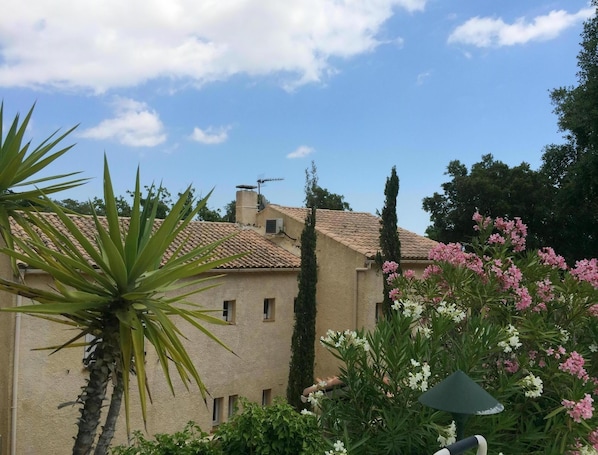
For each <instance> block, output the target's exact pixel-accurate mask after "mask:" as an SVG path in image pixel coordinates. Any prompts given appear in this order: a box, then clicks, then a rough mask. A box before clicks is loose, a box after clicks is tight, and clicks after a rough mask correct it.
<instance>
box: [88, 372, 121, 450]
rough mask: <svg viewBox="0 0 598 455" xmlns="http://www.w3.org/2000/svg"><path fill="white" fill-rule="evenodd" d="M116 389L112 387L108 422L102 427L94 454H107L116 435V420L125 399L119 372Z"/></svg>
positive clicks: (115, 384)
mask: <svg viewBox="0 0 598 455" xmlns="http://www.w3.org/2000/svg"><path fill="white" fill-rule="evenodd" d="M114 382H115V383H114V389H112V396H111V397H110V407H109V408H108V415H107V416H106V422H105V424H104V427H103V428H102V433H101V434H100V438H99V439H98V444H97V445H96V449H95V451H94V455H106V454H107V453H108V449H109V448H110V443H111V442H112V438H113V437H114V432H115V430H116V421H117V420H118V415H119V414H120V405H121V403H122V399H123V382H122V375H121V374H120V373H119V374H118V375H117V377H116V380H115V381H114Z"/></svg>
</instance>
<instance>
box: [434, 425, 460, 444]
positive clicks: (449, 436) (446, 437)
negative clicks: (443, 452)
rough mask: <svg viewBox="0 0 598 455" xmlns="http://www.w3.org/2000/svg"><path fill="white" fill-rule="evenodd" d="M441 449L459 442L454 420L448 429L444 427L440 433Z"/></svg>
mask: <svg viewBox="0 0 598 455" xmlns="http://www.w3.org/2000/svg"><path fill="white" fill-rule="evenodd" d="M436 440H437V441H438V443H439V444H440V447H446V446H448V445H451V444H452V443H453V442H457V425H456V424H455V421H454V420H453V421H452V422H451V424H450V425H449V426H448V427H442V428H440V429H439V431H438V439H436Z"/></svg>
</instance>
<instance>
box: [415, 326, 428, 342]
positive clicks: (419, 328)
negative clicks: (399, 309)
mask: <svg viewBox="0 0 598 455" xmlns="http://www.w3.org/2000/svg"><path fill="white" fill-rule="evenodd" d="M413 331H414V334H416V333H419V334H420V335H421V336H423V337H424V338H427V339H429V338H430V337H432V327H430V326H429V325H421V324H418V325H416V326H415V327H414V328H413Z"/></svg>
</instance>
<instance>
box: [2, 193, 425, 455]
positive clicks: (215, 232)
mask: <svg viewBox="0 0 598 455" xmlns="http://www.w3.org/2000/svg"><path fill="white" fill-rule="evenodd" d="M257 196H258V195H257V194H256V193H255V192H254V191H251V190H241V191H238V192H237V199H236V205H237V223H207V222H192V223H191V224H190V226H189V228H188V231H186V232H185V233H184V235H185V238H186V241H187V242H188V243H189V242H190V245H189V246H195V245H201V244H205V243H208V242H213V241H216V240H219V239H222V238H225V237H229V236H231V235H232V237H230V238H229V239H228V240H227V241H226V242H224V243H223V244H222V245H221V246H220V247H219V249H218V250H217V254H218V255H221V256H231V255H234V254H237V253H243V252H247V253H248V254H247V255H246V256H243V257H241V258H239V259H235V260H234V261H232V262H230V263H228V264H225V265H224V266H222V267H220V268H219V269H217V270H215V271H213V274H214V275H222V276H219V277H218V278H216V279H217V281H218V283H219V284H220V285H219V286H217V287H214V288H211V289H209V290H207V291H204V292H200V293H198V294H196V295H195V296H193V297H192V300H193V301H194V302H195V303H197V304H200V305H202V306H203V307H205V308H206V309H210V310H213V311H214V312H215V314H218V315H220V316H221V317H222V318H223V319H224V320H226V321H227V322H228V324H226V325H214V326H210V327H209V328H210V330H211V331H212V332H213V333H214V334H215V335H216V336H217V337H218V338H219V339H220V340H222V341H223V342H224V343H225V344H226V345H227V346H228V347H229V348H230V349H231V351H232V352H229V351H227V350H225V349H224V348H222V347H221V346H219V345H217V344H216V343H215V342H213V341H212V340H210V339H208V338H207V337H206V336H204V335H203V334H201V333H199V332H198V331H197V330H195V329H193V328H192V327H190V326H187V325H186V324H185V323H182V324H181V325H180V328H181V330H182V331H183V333H184V334H185V336H186V337H187V341H186V345H187V346H186V347H187V349H188V351H189V353H190V355H191V357H192V359H193V360H194V362H195V365H196V366H197V368H198V371H199V373H200V376H201V378H202V380H203V381H204V383H205V385H206V387H207V389H208V391H209V393H210V395H209V396H208V397H207V399H206V401H205V402H204V400H203V399H202V397H201V395H200V394H199V392H198V390H197V389H193V388H190V389H189V390H187V389H186V388H185V386H184V385H183V384H182V383H181V382H180V381H179V382H177V380H176V378H173V381H174V383H175V384H174V385H175V392H176V394H175V396H174V397H173V396H172V394H171V392H170V390H169V388H168V386H167V384H166V381H165V380H164V379H163V377H162V371H161V369H160V367H159V364H158V359H157V356H156V354H155V353H154V352H152V351H151V349H150V348H148V350H147V365H146V369H147V376H148V383H149V386H150V392H151V395H152V404H150V405H149V406H148V421H147V434H149V435H152V434H155V433H158V432H160V433H164V432H174V431H178V430H180V429H181V428H182V427H183V426H184V425H185V424H186V423H187V422H188V421H190V420H193V421H195V422H196V423H198V424H199V425H200V426H201V428H202V429H204V430H206V431H207V430H209V429H210V428H214V427H216V426H217V425H218V424H219V423H221V422H224V421H226V420H227V419H228V416H229V415H230V414H231V413H232V410H233V408H234V405H235V403H236V400H237V399H238V398H239V397H246V398H248V399H249V400H251V401H255V402H258V403H264V404H268V403H270V402H271V401H272V399H273V398H274V397H276V396H284V395H285V394H286V386H287V378H288V367H289V361H290V346H291V336H292V331H293V324H294V312H293V304H294V300H295V297H296V295H297V277H298V272H299V268H300V257H299V256H300V244H299V243H300V237H301V232H302V230H303V225H304V220H305V216H306V215H307V209H305V208H292V207H283V206H279V205H275V204H269V205H267V206H266V207H262V208H261V210H258V205H257V199H258V197H257ZM45 216H48V217H52V216H54V215H52V214H47V215H45ZM74 219H75V220H76V222H77V223H78V224H79V225H80V226H81V227H82V228H85V229H88V230H89V235H90V236H93V228H92V224H91V219H90V218H89V217H85V216H75V217H74ZM379 227H380V224H379V219H378V218H377V217H375V216H373V215H371V214H368V213H360V212H339V211H332V210H318V211H317V215H316V231H317V251H316V253H317V259H318V285H317V308H318V309H317V311H318V313H317V322H316V333H317V336H318V337H320V336H322V335H325V334H326V331H327V330H328V329H333V330H345V329H357V328H373V327H374V326H375V323H376V317H377V313H378V312H379V310H380V303H381V302H382V275H381V272H380V271H379V270H377V268H376V266H375V264H374V258H375V255H376V252H377V251H378V237H379ZM15 235H22V233H21V232H20V231H19V230H18V229H16V226H15ZM399 235H400V239H401V243H402V256H403V259H402V266H403V269H413V270H415V271H416V273H417V274H420V273H421V272H422V271H423V269H424V268H425V267H426V266H427V265H428V264H429V262H428V260H427V256H428V252H429V250H430V249H431V248H432V247H433V246H434V245H435V242H433V241H431V240H429V239H426V238H424V237H421V236H418V235H416V234H414V233H411V232H409V231H405V230H402V229H399ZM21 273H22V278H23V279H24V280H25V281H26V282H27V283H28V284H31V285H34V286H40V287H49V286H51V285H52V283H51V281H50V279H49V277H48V276H47V275H45V274H44V273H41V272H40V271H38V270H33V269H30V268H29V267H27V265H26V264H21ZM0 274H2V276H3V277H8V276H12V269H11V267H10V263H9V260H8V258H7V257H6V256H3V255H0ZM29 303H30V301H28V300H27V299H25V298H22V297H15V296H12V295H10V294H7V293H2V292H0V306H1V307H7V306H17V305H25V304H29ZM71 337H72V332H70V331H69V329H67V328H63V327H62V326H60V325H58V324H55V323H51V322H48V321H45V320H42V319H38V318H33V317H29V316H26V315H18V314H16V315H15V314H13V313H0V343H2V344H1V346H2V349H0V362H1V365H2V368H1V369H0V448H1V449H0V453H1V454H2V455H5V454H6V455H8V454H10V455H15V454H18V455H21V454H41V453H53V454H61V453H65V454H66V453H69V452H70V450H71V443H72V438H73V436H74V435H75V434H76V421H77V417H78V415H79V414H78V408H77V407H76V406H73V405H72V402H74V401H75V400H76V398H77V395H78V394H79V392H80V390H81V387H82V386H83V385H84V381H85V377H86V374H85V373H86V371H85V370H84V366H83V363H82V360H83V356H84V355H85V351H84V348H71V349H63V350H61V351H58V352H56V353H53V354H51V355H50V354H49V353H50V351H47V350H38V349H39V348H44V347H48V346H56V345H60V344H62V343H63V342H64V341H66V340H67V339H69V338H71ZM315 373H316V377H328V376H332V375H334V374H336V373H337V364H336V363H335V361H334V359H333V357H332V356H331V355H330V354H329V353H328V352H327V351H326V350H324V349H323V348H322V347H321V346H320V343H319V342H318V340H316V364H315ZM135 387H136V384H135V383H132V384H131V388H132V393H131V398H132V402H131V411H132V415H131V427H132V428H133V429H139V430H143V428H144V427H143V422H142V420H141V416H140V414H139V412H138V409H139V406H138V403H137V402H136V401H135V399H136V392H135V390H134V389H135ZM125 441H126V435H125V431H124V418H122V419H120V422H119V429H118V431H117V435H116V437H115V443H124V442H125Z"/></svg>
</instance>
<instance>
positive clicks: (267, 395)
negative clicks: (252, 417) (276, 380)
mask: <svg viewBox="0 0 598 455" xmlns="http://www.w3.org/2000/svg"><path fill="white" fill-rule="evenodd" d="M271 404H272V389H264V390H262V406H270V405H271Z"/></svg>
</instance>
